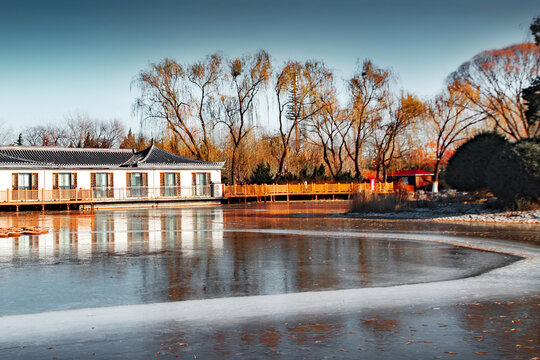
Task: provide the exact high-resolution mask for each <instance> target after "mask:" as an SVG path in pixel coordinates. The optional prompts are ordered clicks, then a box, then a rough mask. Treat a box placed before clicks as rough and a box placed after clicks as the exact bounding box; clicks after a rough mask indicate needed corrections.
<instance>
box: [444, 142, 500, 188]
mask: <svg viewBox="0 0 540 360" xmlns="http://www.w3.org/2000/svg"><path fill="white" fill-rule="evenodd" d="M506 145H508V142H507V141H506V140H505V139H504V137H502V136H501V135H499V134H496V133H492V132H489V133H481V134H478V135H476V136H475V137H473V138H472V139H470V140H469V141H467V142H466V143H465V144H463V145H461V146H460V147H459V148H458V149H457V150H456V152H455V153H454V155H453V156H452V157H451V158H450V161H449V162H448V166H447V167H446V171H445V177H444V180H445V181H446V182H447V183H448V185H450V186H452V187H454V188H456V189H458V190H466V191H475V190H481V189H484V188H486V187H487V185H488V184H487V178H486V171H487V167H488V165H489V162H490V161H491V158H492V157H493V156H494V155H496V154H498V153H499V152H500V151H502V150H503V149H504V148H505V147H506Z"/></svg>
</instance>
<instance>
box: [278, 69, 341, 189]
mask: <svg viewBox="0 0 540 360" xmlns="http://www.w3.org/2000/svg"><path fill="white" fill-rule="evenodd" d="M332 81H333V76H332V73H331V72H330V71H329V70H328V69H327V68H326V66H325V65H324V64H323V63H321V62H317V61H306V62H305V63H300V62H298V61H289V62H287V63H285V65H284V66H283V67H282V68H281V70H280V71H279V72H278V73H277V75H276V83H275V86H274V92H275V94H276V100H277V107H278V122H279V140H280V144H279V145H280V152H281V155H280V157H279V163H278V170H277V173H276V177H275V181H278V180H279V179H280V177H281V176H282V175H283V173H284V170H285V165H286V159H287V155H288V154H289V151H291V142H292V139H293V135H294V139H295V147H296V151H297V153H298V152H299V150H300V136H299V132H300V129H301V128H302V127H304V126H306V125H307V124H306V122H307V121H308V120H309V119H311V118H312V117H313V116H314V115H315V114H317V113H319V112H320V111H322V109H323V108H324V106H325V104H326V102H325V101H324V99H327V98H328V96H329V95H330V94H331V92H332Z"/></svg>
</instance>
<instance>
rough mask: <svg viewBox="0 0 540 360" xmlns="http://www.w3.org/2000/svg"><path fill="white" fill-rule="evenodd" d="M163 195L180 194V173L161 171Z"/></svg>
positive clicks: (160, 181)
mask: <svg viewBox="0 0 540 360" xmlns="http://www.w3.org/2000/svg"><path fill="white" fill-rule="evenodd" d="M159 183H160V184H159V185H160V187H161V196H180V173H161V174H160V180H159Z"/></svg>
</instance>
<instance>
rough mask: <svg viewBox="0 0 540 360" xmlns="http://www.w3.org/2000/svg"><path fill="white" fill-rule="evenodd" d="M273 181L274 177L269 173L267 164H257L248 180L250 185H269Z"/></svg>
mask: <svg viewBox="0 0 540 360" xmlns="http://www.w3.org/2000/svg"><path fill="white" fill-rule="evenodd" d="M273 181H274V176H273V175H272V173H271V172H270V164H268V163H267V162H261V163H259V164H257V166H256V167H255V169H254V170H253V173H252V174H251V177H250V178H249V182H250V184H271V183H272V182H273Z"/></svg>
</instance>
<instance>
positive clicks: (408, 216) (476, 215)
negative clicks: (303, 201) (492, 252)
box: [340, 203, 540, 225]
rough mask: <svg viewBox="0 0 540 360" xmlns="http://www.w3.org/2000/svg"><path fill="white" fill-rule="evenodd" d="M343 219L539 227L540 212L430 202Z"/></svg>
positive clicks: (354, 215) (347, 215)
mask: <svg viewBox="0 0 540 360" xmlns="http://www.w3.org/2000/svg"><path fill="white" fill-rule="evenodd" d="M340 216H343V217H350V218H355V219H370V220H419V221H434V222H450V223H462V222H474V223H477V222H480V223H504V224H505V225H540V210H523V211H514V210H512V211H504V210H496V209H492V208H489V207H488V206H486V205H485V204H463V203H436V204H434V203H431V205H430V206H429V207H419V208H416V209H408V210H405V211H393V212H387V213H375V212H368V213H359V212H354V211H350V212H347V213H343V214H340Z"/></svg>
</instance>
